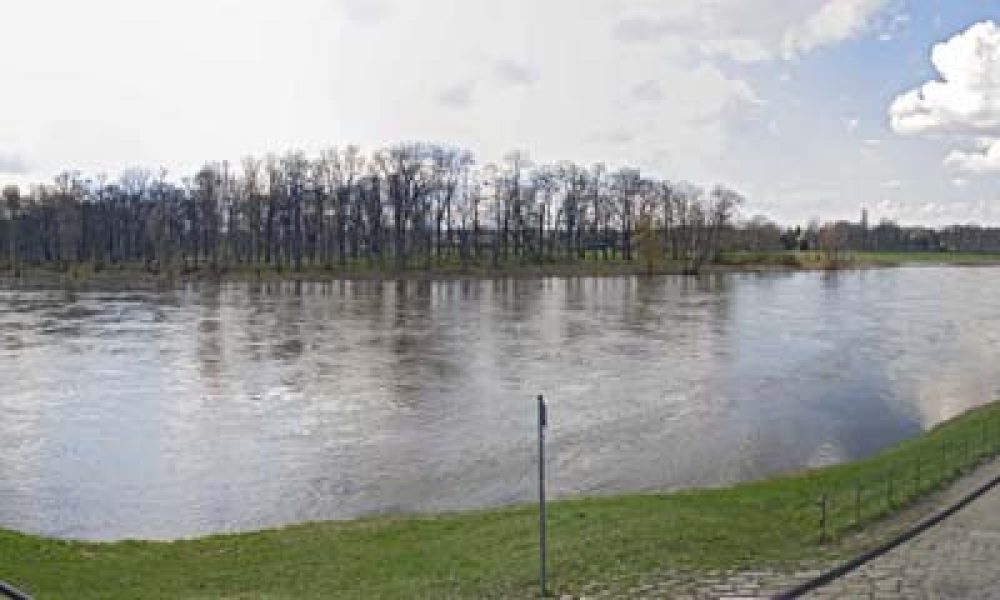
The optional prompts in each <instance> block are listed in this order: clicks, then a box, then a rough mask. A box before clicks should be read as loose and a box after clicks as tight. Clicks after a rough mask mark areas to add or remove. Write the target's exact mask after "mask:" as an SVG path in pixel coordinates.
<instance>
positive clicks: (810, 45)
mask: <svg viewBox="0 0 1000 600" xmlns="http://www.w3.org/2000/svg"><path fill="white" fill-rule="evenodd" d="M623 4H625V5H626V6H627V7H630V8H636V9H638V10H632V11H629V12H628V13H627V14H626V16H624V17H623V18H621V19H620V20H619V21H618V23H617V25H616V26H615V29H614V35H615V37H616V38H618V39H620V40H622V41H627V42H636V43H652V42H674V43H678V42H680V43H685V42H686V43H688V44H693V45H694V46H695V47H696V48H697V49H698V51H699V52H701V53H702V54H704V55H709V56H725V57H727V58H731V59H733V60H738V61H743V62H757V61H764V60H773V59H777V58H782V59H786V60H790V59H794V58H797V57H800V56H802V55H803V54H806V53H808V52H811V51H812V50H815V49H817V48H820V47H823V46H828V45H831V44H835V43H838V42H841V41H843V40H846V39H849V38H851V37H854V36H856V35H858V34H860V33H862V32H863V31H865V30H866V29H867V28H868V27H869V26H870V24H871V23H872V21H873V19H874V18H875V17H876V16H877V15H878V14H879V13H880V12H882V11H883V10H884V9H886V7H887V6H888V5H889V0H766V1H764V0H728V1H727V2H704V1H698V0H674V1H672V2H669V3H668V2H651V1H645V2H639V1H631V2H626V3H623Z"/></svg>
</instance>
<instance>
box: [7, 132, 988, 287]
mask: <svg viewBox="0 0 1000 600" xmlns="http://www.w3.org/2000/svg"><path fill="white" fill-rule="evenodd" d="M743 202H744V199H743V197H742V196H741V195H740V194H739V193H737V192H736V191H733V190H731V189H729V188H726V187H724V186H714V187H711V188H704V187H700V186H697V185H693V184H690V183H686V182H675V181H668V180H664V179H658V178H652V177H648V176H644V175H643V174H642V173H641V172H640V171H639V170H638V169H634V168H627V167H625V168H619V169H608V168H607V167H605V166H604V165H602V164H596V165H592V166H588V167H584V166H580V165H577V164H575V163H572V162H559V163H556V164H535V163H533V162H532V161H531V160H529V158H528V157H527V156H526V155H525V154H523V153H520V152H514V153H511V154H510V155H508V156H507V157H505V158H504V160H503V161H501V162H499V163H495V164H493V163H491V164H484V165H480V164H477V163H476V161H475V159H474V157H473V155H472V154H471V153H470V152H468V151H466V150H463V149H459V148H454V147H449V146H443V145H436V144H424V143H407V144H398V145H394V146H391V147H388V148H383V149H378V150H375V151H374V152H371V153H368V154H366V153H363V152H362V151H361V150H360V149H359V148H358V147H357V146H346V147H343V148H331V149H328V150H325V151H323V152H321V153H320V154H319V155H318V156H315V157H309V156H307V155H306V154H305V153H303V152H300V151H294V152H288V153H285V154H283V155H268V156H266V157H263V158H256V157H247V158H245V159H243V160H242V161H240V162H239V163H238V164H236V165H234V164H230V163H228V162H216V163H208V164H206V165H204V166H203V167H202V168H201V169H199V170H198V172H197V173H195V174H194V175H193V176H192V177H186V178H183V179H181V180H180V181H179V182H178V181H174V180H171V179H168V177H167V172H166V171H165V170H163V169H160V170H158V171H155V172H154V171H153V170H150V169H145V168H132V169H128V170H126V171H124V172H123V173H122V174H121V175H120V176H119V177H118V178H117V179H115V180H109V179H108V178H107V177H105V176H98V177H85V176H84V175H83V174H81V173H80V172H78V171H67V172H64V173H62V174H60V175H59V176H57V177H56V178H55V179H54V181H53V183H51V184H47V185H35V186H32V187H31V188H30V189H27V190H21V189H20V188H18V187H16V186H7V187H5V188H4V189H3V190H2V197H0V269H5V270H7V271H8V272H9V271H13V272H14V273H19V272H21V271H22V270H23V269H25V268H30V267H36V266H47V267H54V268H57V269H61V270H71V269H74V268H77V267H80V266H85V267H87V268H90V269H93V270H101V269H105V268H109V267H115V266H122V265H142V267H143V268H145V269H146V270H148V271H150V272H152V273H171V274H172V273H189V272H195V271H210V272H223V271H226V270H229V269H256V270H258V271H262V270H265V269H266V270H271V271H291V272H302V271H304V270H310V269H312V270H315V269H322V270H328V271H345V270H351V269H387V270H403V269H435V268H450V267H457V268H463V267H478V268H486V269H490V268H494V269H499V268H503V267H507V266H512V265H528V264H551V263H578V262H583V261H619V262H630V261H637V262H645V263H647V264H648V266H649V267H650V269H652V268H654V266H655V265H656V264H658V263H665V262H671V263H673V264H675V265H677V266H678V267H679V268H681V269H682V270H683V271H685V272H689V273H696V272H698V271H699V269H701V267H702V266H703V265H705V264H707V263H709V262H711V261H712V260H714V259H715V258H716V257H717V256H718V254H720V253H722V252H732V251H743V252H751V253H752V252H774V251H780V250H786V251H823V252H827V253H831V254H834V255H836V254H837V253H840V252H844V251H969V252H976V251H1000V228H989V227H980V226H976V225H962V226H958V225H956V226H952V227H946V228H942V229H931V228H926V227H901V226H899V225H897V224H895V223H893V222H891V221H885V220H883V221H881V222H879V223H878V224H877V225H875V226H869V224H868V222H867V221H868V220H867V214H864V215H863V216H862V218H861V220H860V221H859V222H856V223H854V222H848V221H837V222H830V223H826V224H822V225H821V224H820V223H819V222H818V221H814V222H812V223H810V224H809V225H807V226H806V227H794V228H784V229H783V228H780V227H779V226H778V225H777V224H775V223H773V222H772V221H770V220H769V219H767V218H765V217H762V216H755V217H752V218H749V219H743V220H738V218H737V217H738V211H739V207H740V206H741V205H742V204H743Z"/></svg>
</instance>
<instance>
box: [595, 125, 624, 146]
mask: <svg viewBox="0 0 1000 600" xmlns="http://www.w3.org/2000/svg"><path fill="white" fill-rule="evenodd" d="M633 140H635V134H634V133H632V132H631V131H629V130H627V129H624V128H613V129H607V130H604V131H598V132H596V133H592V134H590V135H588V136H587V137H586V138H585V139H584V141H585V142H587V143H590V144H601V145H608V146H618V145H621V144H628V143H630V142H632V141H633Z"/></svg>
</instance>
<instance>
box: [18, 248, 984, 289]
mask: <svg viewBox="0 0 1000 600" xmlns="http://www.w3.org/2000/svg"><path fill="white" fill-rule="evenodd" d="M904 265H955V266H994V265H1000V253H971V252H854V253H844V254H841V255H838V256H837V257H833V258H831V257H829V256H827V255H824V254H822V253H818V252H734V253H728V254H723V255H721V256H719V257H718V258H717V259H716V260H715V261H714V262H711V263H707V264H705V265H704V266H702V268H701V270H700V272H701V273H733V272H735V273H760V272H792V271H831V270H849V269H862V268H875V267H895V266H904ZM682 274H689V273H688V265H687V264H686V263H685V262H683V261H669V260H662V261H657V262H655V263H653V264H652V265H648V264H645V263H643V262H641V261H639V260H632V261H625V260H621V259H612V260H603V259H600V258H587V259H584V260H580V261H566V262H562V261H551V262H545V263H527V262H507V263H501V264H499V265H493V264H492V263H491V262H489V261H486V262H481V263H474V264H461V263H458V262H454V263H449V264H435V265H430V266H427V265H413V266H410V267H408V268H405V269H399V268H394V267H391V266H371V265H367V264H361V263H358V264H352V265H348V266H345V267H339V266H335V267H332V268H329V269H327V268H321V267H304V268H303V269H301V270H298V271H296V270H293V269H283V270H277V269H273V268H256V267H249V266H233V267H226V268H220V269H213V268H211V267H207V266H201V267H200V268H198V269H186V270H184V269H173V270H170V271H156V270H151V269H149V268H146V267H145V266H143V265H141V264H119V265H114V266H108V267H104V268H102V269H94V268H93V266H92V265H76V266H73V267H70V268H67V269H58V268H54V267H32V268H26V269H24V270H23V271H22V272H21V273H20V275H19V276H18V277H17V278H15V277H13V275H12V274H11V273H10V272H9V271H2V270H0V285H7V286H10V285H13V284H14V283H19V284H22V285H29V286H33V285H42V286H50V285H84V286H86V285H93V286H115V287H132V286H137V287H162V286H165V285H166V286H169V285H172V284H175V283H184V282H197V281H210V282H218V281H264V282H269V281H342V280H357V281H366V280H367V281H372V280H374V281H383V280H448V279H508V278H513V279H529V278H537V277H612V276H627V275H682Z"/></svg>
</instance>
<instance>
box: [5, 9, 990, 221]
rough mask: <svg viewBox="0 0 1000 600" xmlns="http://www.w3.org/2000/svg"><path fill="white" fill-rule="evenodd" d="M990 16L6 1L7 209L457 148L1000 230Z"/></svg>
mask: <svg viewBox="0 0 1000 600" xmlns="http://www.w3.org/2000/svg"><path fill="white" fill-rule="evenodd" d="M995 21H996V22H1000V5H998V4H997V3H996V2H994V1H993V0H669V1H668V0H544V1H539V0H477V1H475V2H470V1H468V0H419V1H418V0H170V1H167V0H143V1H136V0H88V1H87V2H79V1H73V0H32V1H31V2H25V1H23V0H0V23H3V24H4V27H3V31H2V33H0V71H2V82H3V84H2V87H0V90H2V92H0V184H5V183H18V184H22V185H23V184H27V183H29V182H46V181H51V179H52V177H53V176H54V175H56V174H57V173H59V172H60V171H63V170H66V169H75V170H80V171H83V172H84V173H87V174H98V173H106V174H108V175H109V176H111V177H114V176H115V175H116V174H117V173H119V172H120V171H121V170H123V169H126V168H129V167H131V166H146V167H151V168H158V167H161V166H162V167H165V168H166V169H167V170H168V173H169V174H170V175H171V176H173V177H174V178H178V179H179V178H181V177H184V176H187V175H190V174H191V173H193V172H194V171H195V169H197V167H198V166H199V165H200V164H202V163H204V162H207V161H216V160H224V159H225V160H230V161H238V160H239V158H240V157H242V156H245V155H247V154H255V155H261V154H264V153H267V152H283V151H286V150H289V149H302V150H305V151H307V152H310V153H318V152H319V151H320V150H322V149H324V148H328V147H332V146H343V145H346V144H358V145H360V146H362V147H363V148H365V149H368V150H371V149H375V148H378V147H380V146H382V145H386V144H391V143H394V142H400V141H411V140H425V141H433V142H441V143H448V144H452V145H458V146H462V147H466V148H469V149H470V150H472V151H474V152H475V153H476V155H477V157H478V160H479V162H480V163H488V162H493V161H499V160H502V158H503V156H504V155H506V154H507V153H509V152H510V151H512V150H521V151H524V152H527V154H528V155H529V156H530V157H531V158H532V159H533V160H534V161H536V162H554V161H558V160H573V161H577V162H580V163H584V164H590V163H593V162H598V161H599V162H603V163H606V164H607V165H609V166H611V167H615V166H624V165H629V166H636V167H639V168H641V169H642V170H643V172H644V173H647V174H648V175H650V176H656V177H662V178H667V179H671V180H687V181H692V182H696V183H699V184H703V185H711V184H716V183H719V184H724V185H727V186H730V187H733V188H735V189H737V190H739V191H740V192H742V193H743V194H744V195H745V196H746V197H747V199H748V200H747V204H746V206H745V207H744V214H746V215H747V216H750V215H752V214H758V213H760V214H765V215H767V216H769V217H771V218H772V219H775V220H777V221H778V222H781V223H785V224H794V223H804V222H806V221H808V220H810V219H812V218H818V219H820V220H829V219H840V218H849V219H857V218H858V217H859V215H860V212H861V209H862V207H865V208H867V209H868V211H869V215H870V216H869V219H870V220H871V221H877V220H879V219H882V218H889V219H894V220H897V221H899V222H901V223H905V224H926V225H943V224H948V223H954V222H961V223H966V222H978V223H990V224H1000V28H998V26H997V25H995V24H994V22H995Z"/></svg>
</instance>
